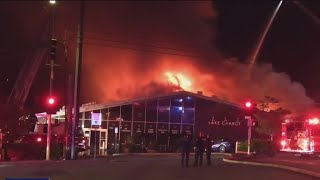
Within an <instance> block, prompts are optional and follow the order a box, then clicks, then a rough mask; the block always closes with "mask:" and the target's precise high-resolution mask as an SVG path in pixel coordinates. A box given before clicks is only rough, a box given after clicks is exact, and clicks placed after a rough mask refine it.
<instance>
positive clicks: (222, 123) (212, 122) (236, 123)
mask: <svg viewBox="0 0 320 180" xmlns="http://www.w3.org/2000/svg"><path fill="white" fill-rule="evenodd" d="M208 125H213V126H241V122H240V121H239V119H238V118H237V120H236V121H232V120H229V119H227V118H224V120H223V121H216V120H215V118H214V116H212V118H211V120H210V121H209V122H208Z"/></svg>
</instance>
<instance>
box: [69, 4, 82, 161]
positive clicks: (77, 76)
mask: <svg viewBox="0 0 320 180" xmlns="http://www.w3.org/2000/svg"><path fill="white" fill-rule="evenodd" d="M83 21H84V1H81V5H80V25H79V27H78V37H77V57H76V70H75V75H74V94H73V95H74V99H73V107H74V108H73V110H74V113H73V118H72V132H71V135H72V138H71V159H75V153H76V152H75V135H76V130H77V127H76V126H77V124H78V119H79V93H80V79H81V78H80V75H81V64H82V40H83V23H84V22H83Z"/></svg>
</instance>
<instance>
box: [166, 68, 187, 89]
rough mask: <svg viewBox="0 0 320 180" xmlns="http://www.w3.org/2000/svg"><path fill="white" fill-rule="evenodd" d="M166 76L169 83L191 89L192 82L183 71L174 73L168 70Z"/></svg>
mask: <svg viewBox="0 0 320 180" xmlns="http://www.w3.org/2000/svg"><path fill="white" fill-rule="evenodd" d="M165 76H166V77H167V80H168V83H170V84H172V85H173V86H176V87H179V88H180V89H183V90H186V91H191V89H192V88H191V86H192V83H191V81H190V80H189V78H187V77H186V76H184V75H183V74H181V73H177V74H173V73H171V72H166V73H165Z"/></svg>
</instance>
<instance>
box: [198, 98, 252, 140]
mask: <svg viewBox="0 0 320 180" xmlns="http://www.w3.org/2000/svg"><path fill="white" fill-rule="evenodd" d="M244 116H245V115H244V112H243V111H242V109H241V108H240V107H236V106H233V105H230V104H225V103H221V102H214V101H210V100H205V99H201V98H197V99H196V124H195V130H196V131H195V134H196V135H200V134H201V135H206V134H208V133H210V134H211V135H212V136H213V138H215V139H219V138H226V139H230V140H245V139H247V131H248V129H247V120H245V119H244Z"/></svg>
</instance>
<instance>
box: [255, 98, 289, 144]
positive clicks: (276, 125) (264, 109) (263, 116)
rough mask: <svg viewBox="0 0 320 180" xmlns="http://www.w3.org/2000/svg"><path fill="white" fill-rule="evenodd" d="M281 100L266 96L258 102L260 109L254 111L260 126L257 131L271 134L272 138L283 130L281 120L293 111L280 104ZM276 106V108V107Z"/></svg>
mask: <svg viewBox="0 0 320 180" xmlns="http://www.w3.org/2000/svg"><path fill="white" fill-rule="evenodd" d="M278 103H279V101H278V100H277V99H276V98H273V97H270V96H265V98H264V99H263V100H261V101H260V103H259V104H257V108H258V109H259V110H260V111H256V112H255V113H254V118H255V119H256V120H257V121H258V124H259V126H258V127H257V128H256V131H257V132H259V133H262V134H267V135H269V136H270V140H271V141H273V138H274V136H275V135H276V134H278V133H280V131H281V120H282V119H283V118H284V117H285V116H286V115H288V114H291V112H290V111H289V110H287V109H283V108H281V107H279V106H278ZM274 107H276V109H274Z"/></svg>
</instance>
